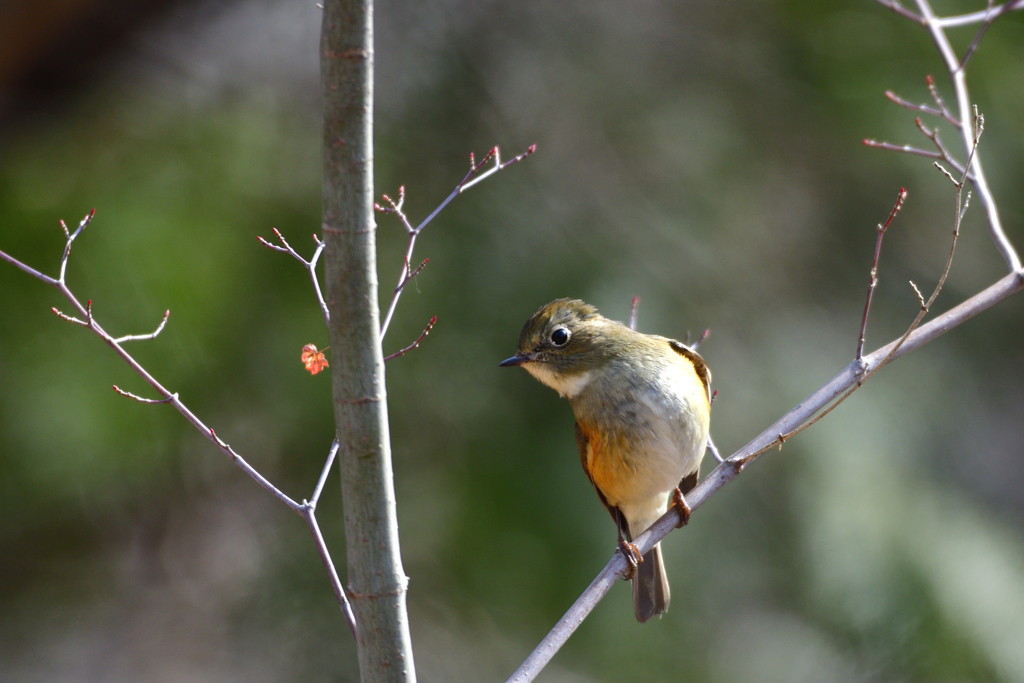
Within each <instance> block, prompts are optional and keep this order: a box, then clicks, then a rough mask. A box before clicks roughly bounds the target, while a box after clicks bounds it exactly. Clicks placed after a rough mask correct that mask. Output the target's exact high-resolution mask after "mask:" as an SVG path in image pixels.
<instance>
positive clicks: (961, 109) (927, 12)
mask: <svg viewBox="0 0 1024 683" xmlns="http://www.w3.org/2000/svg"><path fill="white" fill-rule="evenodd" d="M915 1H916V3H917V7H918V9H919V10H920V12H921V14H920V15H917V14H915V13H913V12H911V11H910V10H907V9H906V8H904V7H903V6H902V5H900V4H899V2H897V0H878V2H879V3H881V4H882V5H884V6H885V7H888V8H889V9H892V10H894V11H896V12H898V13H899V14H902V15H903V16H906V17H908V18H910V19H913V20H914V21H915V22H917V23H919V24H921V25H922V26H924V27H926V28H927V29H928V31H929V32H930V33H931V36H932V40H933V41H934V42H935V46H936V47H937V48H938V50H939V54H940V55H941V56H942V61H943V63H944V64H945V65H946V70H947V71H948V72H949V77H950V80H951V81H952V83H953V90H954V92H955V93H956V101H957V112H958V115H957V116H952V114H951V118H954V119H956V120H957V121H958V122H959V125H958V126H957V127H958V128H959V129H960V133H961V137H962V138H963V144H964V151H965V152H966V153H967V154H968V155H971V153H972V146H973V141H972V135H971V104H970V97H969V96H968V93H967V76H966V69H965V68H964V67H965V66H966V64H967V60H968V58H969V57H970V55H971V54H973V53H974V51H975V50H976V49H977V47H978V44H979V42H980V41H981V38H982V36H983V35H984V33H985V30H987V28H988V25H990V24H991V22H992V21H994V20H995V19H996V18H998V17H1000V16H1002V15H1004V14H1006V13H1007V12H1012V11H1015V10H1020V9H1024V0H1014V1H1013V2H1007V3H1005V4H1002V5H998V6H993V5H992V3H991V2H990V3H989V7H988V9H986V10H985V11H983V12H974V13H972V14H965V15H961V16H957V17H944V18H943V17H937V16H935V12H934V11H933V10H932V7H931V4H930V3H929V1H928V0H915ZM979 22H981V23H983V26H982V28H981V30H979V31H978V33H977V35H976V36H975V38H974V41H972V43H971V46H970V47H969V48H968V54H967V55H965V57H964V58H963V59H962V60H961V59H960V58H958V57H957V56H956V53H955V52H954V50H953V46H952V45H951V44H950V42H949V38H948V37H947V36H946V29H947V28H952V27H956V26H966V25H969V24H975V23H979ZM928 87H929V90H930V91H931V92H932V94H933V98H934V99H936V102H940V101H941V98H939V97H938V93H937V92H936V90H935V86H934V81H933V80H932V79H931V78H929V83H928ZM890 99H892V98H890ZM893 101H895V100H893ZM940 109H945V104H942V105H941V106H940ZM947 111H948V110H947ZM944 118H945V117H944ZM922 132H924V129H923V128H922ZM935 140H937V137H936V138H935V139H933V142H934V141H935ZM864 144H866V145H869V146H871V147H880V148H882V149H892V150H896V151H901V152H906V153H909V154H917V155H920V156H927V157H931V158H935V159H937V158H942V159H943V161H946V162H947V163H949V164H950V165H952V166H954V168H957V172H958V173H959V172H960V168H958V167H957V165H956V164H955V163H954V160H953V158H952V157H951V156H950V155H949V154H945V155H944V156H935V154H934V153H929V152H925V151H924V150H918V149H915V148H912V147H909V146H907V147H898V146H896V145H890V144H888V143H877V142H875V141H874V140H865V141H864ZM970 180H971V182H972V184H973V185H974V189H975V192H977V194H978V197H979V198H980V199H981V203H982V204H983V205H984V206H985V213H986V215H987V216H988V225H989V233H990V234H991V236H992V241H993V242H995V246H996V249H997V250H998V251H999V253H1000V255H1001V256H1002V257H1003V260H1004V261H1006V265H1007V266H1008V267H1009V269H1010V272H1016V271H1018V270H1020V269H1021V261H1020V257H1019V256H1018V255H1017V251H1016V250H1015V249H1014V247H1013V245H1012V244H1011V243H1010V240H1009V239H1008V238H1007V237H1006V232H1005V231H1004V230H1003V225H1002V221H1001V219H1000V217H999V209H998V207H997V206H996V202H995V198H994V197H993V195H992V191H991V189H990V188H989V186H988V181H987V179H986V178H985V170H984V168H983V166H982V164H981V160H980V159H978V158H977V156H975V158H974V165H973V170H972V172H971V175H970ZM954 182H955V181H954Z"/></svg>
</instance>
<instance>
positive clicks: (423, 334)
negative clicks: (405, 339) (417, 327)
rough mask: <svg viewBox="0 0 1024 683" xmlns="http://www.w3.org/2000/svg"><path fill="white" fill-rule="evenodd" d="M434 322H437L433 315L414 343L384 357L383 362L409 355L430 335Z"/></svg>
mask: <svg viewBox="0 0 1024 683" xmlns="http://www.w3.org/2000/svg"><path fill="white" fill-rule="evenodd" d="M436 322H437V316H436V315H435V316H434V317H433V318H431V319H430V322H428V323H427V326H426V327H424V328H423V331H422V332H420V336H418V337H416V341H414V342H413V343H412V344H409V345H408V346H406V347H405V348H404V349H402V350H401V351H396V352H395V353H393V354H391V355H390V356H385V357H384V362H387V361H389V360H392V359H393V358H398V357H400V356H404V355H405V354H407V353H409V352H410V351H412V350H413V349H415V348H416V347H417V346H419V345H420V342H422V341H423V340H424V339H425V338H426V336H427V335H428V334H430V330H431V328H433V327H434V324H435V323H436Z"/></svg>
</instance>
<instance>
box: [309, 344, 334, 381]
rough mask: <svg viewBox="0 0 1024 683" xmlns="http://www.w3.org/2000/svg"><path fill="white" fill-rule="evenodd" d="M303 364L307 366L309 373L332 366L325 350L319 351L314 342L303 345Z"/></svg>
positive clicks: (312, 373)
mask: <svg viewBox="0 0 1024 683" xmlns="http://www.w3.org/2000/svg"><path fill="white" fill-rule="evenodd" d="M302 364H303V365H305V366H306V370H308V371H309V374H311V375H315V374H316V373H318V372H320V371H321V370H323V369H324V368H327V367H330V364H329V363H328V362H327V358H325V357H324V353H323V351H317V350H316V346H314V345H313V344H306V345H305V346H303V347H302Z"/></svg>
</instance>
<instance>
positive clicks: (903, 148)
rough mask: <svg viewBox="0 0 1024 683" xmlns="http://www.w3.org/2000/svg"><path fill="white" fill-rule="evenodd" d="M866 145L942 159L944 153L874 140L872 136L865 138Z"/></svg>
mask: <svg viewBox="0 0 1024 683" xmlns="http://www.w3.org/2000/svg"><path fill="white" fill-rule="evenodd" d="M863 142H864V145H865V146H867V147H877V148H878V149H886V150H889V151H890V152H903V153H905V154H916V155H917V156H919V157H928V158H929V159H942V158H943V157H942V155H941V154H940V153H938V152H930V151H928V150H927V149H920V148H918V147H911V146H910V145H894V144H892V143H891V142H879V141H878V140H872V139H870V138H864V141H863Z"/></svg>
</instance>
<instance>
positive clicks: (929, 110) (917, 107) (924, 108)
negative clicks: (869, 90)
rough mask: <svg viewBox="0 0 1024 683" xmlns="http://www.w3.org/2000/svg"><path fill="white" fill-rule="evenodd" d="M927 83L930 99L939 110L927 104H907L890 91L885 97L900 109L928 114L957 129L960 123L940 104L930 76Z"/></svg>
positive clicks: (886, 92) (940, 101) (943, 104)
mask: <svg viewBox="0 0 1024 683" xmlns="http://www.w3.org/2000/svg"><path fill="white" fill-rule="evenodd" d="M928 82H929V87H930V88H931V89H932V97H933V98H934V99H935V100H936V102H937V103H938V104H939V106H940V108H939V109H936V108H934V107H929V106H928V105H927V104H914V103H913V102H908V101H907V100H905V99H903V98H902V97H900V96H899V95H897V94H896V93H894V92H893V91H892V90H886V91H885V96H886V97H888V98H889V100H890V101H892V102H894V103H896V104H898V105H899V106H901V107H904V108H906V109H910V110H911V111H919V112H921V113H923V114H930V115H931V116H938V117H940V118H944V119H946V120H947V121H949V122H950V123H952V124H953V125H954V126H957V127H959V126H960V122H959V121H957V120H956V119H955V118H953V115H952V114H950V113H949V110H948V109H946V105H945V103H943V102H942V99H941V98H939V95H938V93H937V92H936V91H935V88H934V85H932V77H931V76H929V77H928Z"/></svg>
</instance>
